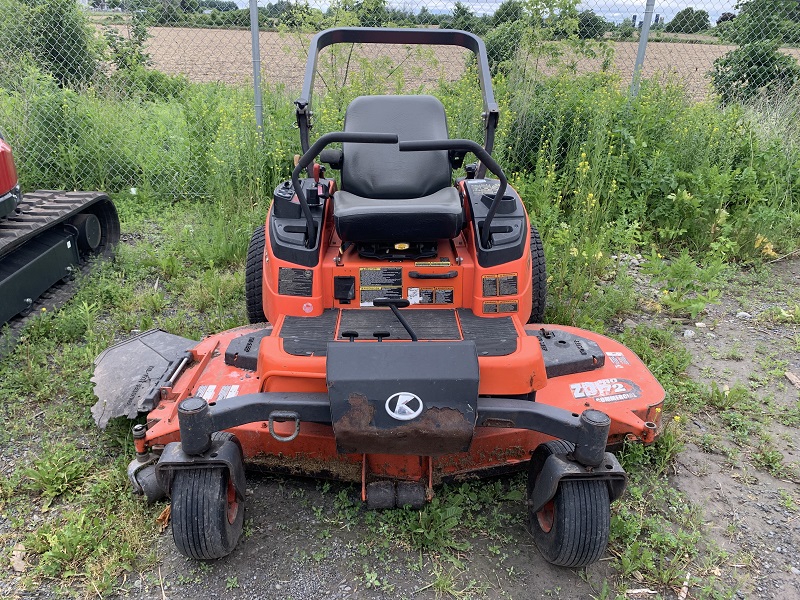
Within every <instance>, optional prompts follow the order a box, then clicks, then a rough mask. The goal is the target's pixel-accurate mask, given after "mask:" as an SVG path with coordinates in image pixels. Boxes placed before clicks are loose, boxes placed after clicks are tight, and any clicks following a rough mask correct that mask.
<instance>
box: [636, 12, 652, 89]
mask: <svg viewBox="0 0 800 600" xmlns="http://www.w3.org/2000/svg"><path fill="white" fill-rule="evenodd" d="M655 5H656V0H647V5H646V6H645V9H644V19H642V32H641V33H640V34H639V50H638V52H637V53H636V64H635V65H634V66H633V81H631V98H636V96H637V95H638V94H639V79H640V78H641V76H642V65H643V64H644V53H645V51H646V50H647V38H648V37H650V21H652V20H653V10H654V8H655Z"/></svg>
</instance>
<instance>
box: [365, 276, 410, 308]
mask: <svg viewBox="0 0 800 600" xmlns="http://www.w3.org/2000/svg"><path fill="white" fill-rule="evenodd" d="M358 283H359V290H360V292H361V296H360V299H361V306H373V304H372V301H373V300H374V299H375V298H402V297H403V269H402V267H385V268H380V267H363V268H361V269H359V280H358Z"/></svg>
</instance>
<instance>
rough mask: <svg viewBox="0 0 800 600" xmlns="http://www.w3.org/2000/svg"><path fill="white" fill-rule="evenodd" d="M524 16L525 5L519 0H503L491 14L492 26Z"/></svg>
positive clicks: (517, 19) (518, 19)
mask: <svg viewBox="0 0 800 600" xmlns="http://www.w3.org/2000/svg"><path fill="white" fill-rule="evenodd" d="M524 18H525V6H524V5H523V4H522V2H521V1H520V0H504V2H503V3H502V4H501V5H500V6H498V7H497V10H496V11H494V14H493V15H492V19H491V23H492V27H497V26H498V25H500V23H511V22H513V21H521V20H522V19H524Z"/></svg>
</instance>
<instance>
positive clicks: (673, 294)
mask: <svg viewBox="0 0 800 600" xmlns="http://www.w3.org/2000/svg"><path fill="white" fill-rule="evenodd" d="M723 268H724V265H723V263H722V261H721V260H720V259H716V260H712V261H711V262H710V263H709V264H708V265H706V266H705V268H703V267H699V266H698V265H697V264H696V263H695V261H694V259H693V258H692V257H691V256H689V253H688V252H686V251H683V252H682V253H681V254H680V256H679V257H678V258H676V259H674V260H671V261H665V260H663V259H662V258H661V257H660V256H658V255H657V254H656V252H655V251H654V252H653V253H652V255H651V256H650V258H649V260H648V261H647V262H646V263H645V265H644V267H643V269H642V270H643V272H645V273H649V274H650V275H652V276H653V278H654V279H655V280H656V281H659V282H661V283H662V288H663V289H662V293H661V298H660V300H661V302H663V303H664V304H665V305H666V306H667V307H668V308H669V309H670V310H671V311H672V312H675V313H678V314H689V315H690V316H691V318H692V319H696V318H697V315H698V314H700V313H701V312H702V311H703V310H704V309H705V308H706V306H707V305H708V304H711V303H713V302H716V301H717V299H718V298H719V293H720V290H719V285H720V283H721V282H720V275H721V274H722V270H723Z"/></svg>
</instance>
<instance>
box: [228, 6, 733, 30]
mask: <svg viewBox="0 0 800 600" xmlns="http://www.w3.org/2000/svg"><path fill="white" fill-rule="evenodd" d="M269 1H272V2H275V1H276V0H259V4H260V5H262V6H263V5H265V4H266V3H267V2H269ZM736 1H737V0H656V4H655V10H654V14H660V15H661V17H662V21H669V20H670V19H672V18H673V17H674V16H675V14H676V13H677V12H678V11H680V10H682V9H684V8H687V7H692V8H694V9H697V10H701V9H702V10H705V11H707V12H708V14H709V17H710V18H711V23H712V24H713V23H716V21H717V19H718V18H719V16H720V15H721V14H722V13H724V12H736V10H735V9H734V6H735V5H736ZM461 2H462V4H466V5H467V6H469V7H470V8H471V9H472V11H473V12H474V13H476V14H479V15H480V14H491V13H493V12H494V11H495V10H496V9H497V7H498V6H500V4H501V2H502V0H494V1H477V0H461ZM237 3H238V4H239V5H240V6H242V7H243V8H244V7H246V6H247V2H246V0H237ZM308 3H309V4H310V5H311V6H314V7H317V8H320V9H322V10H326V9H327V7H328V5H329V0H308ZM389 4H390V5H391V6H394V7H397V8H403V9H405V10H410V11H412V12H418V10H419V9H420V8H421V7H422V6H427V7H428V10H430V11H431V12H433V13H449V12H451V11H452V10H453V6H454V4H455V0H389ZM578 6H579V9H580V10H593V11H594V12H595V13H596V14H598V15H600V16H602V17H603V18H605V19H606V20H608V21H612V22H614V23H620V22H622V21H624V20H627V19H630V18H631V17H632V16H633V15H637V17H638V20H639V21H641V19H642V17H644V11H645V0H584V1H582V2H581V3H580V4H579V5H578Z"/></svg>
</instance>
